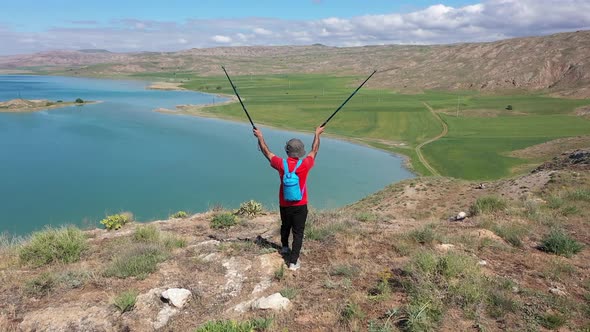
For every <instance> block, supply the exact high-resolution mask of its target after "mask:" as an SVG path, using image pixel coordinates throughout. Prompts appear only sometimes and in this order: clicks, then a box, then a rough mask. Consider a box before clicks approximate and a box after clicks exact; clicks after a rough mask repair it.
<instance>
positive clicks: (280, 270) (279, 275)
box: [274, 264, 285, 281]
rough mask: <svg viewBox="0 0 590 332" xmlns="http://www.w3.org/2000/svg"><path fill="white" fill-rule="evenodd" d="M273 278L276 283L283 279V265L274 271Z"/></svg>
mask: <svg viewBox="0 0 590 332" xmlns="http://www.w3.org/2000/svg"><path fill="white" fill-rule="evenodd" d="M274 276H275V279H276V280H278V281H281V280H283V278H285V266H284V265H283V264H281V266H279V268H278V269H276V270H275V273H274Z"/></svg>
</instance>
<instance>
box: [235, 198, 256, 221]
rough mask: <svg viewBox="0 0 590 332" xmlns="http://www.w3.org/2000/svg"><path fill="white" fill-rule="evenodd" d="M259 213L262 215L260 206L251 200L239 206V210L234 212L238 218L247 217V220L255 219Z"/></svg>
mask: <svg viewBox="0 0 590 332" xmlns="http://www.w3.org/2000/svg"><path fill="white" fill-rule="evenodd" d="M260 213H262V204H260V203H258V202H256V201H253V200H250V201H247V202H244V203H242V204H240V208H239V209H238V211H237V212H236V214H238V215H240V216H247V217H249V218H252V217H255V216H257V215H259V214H260Z"/></svg>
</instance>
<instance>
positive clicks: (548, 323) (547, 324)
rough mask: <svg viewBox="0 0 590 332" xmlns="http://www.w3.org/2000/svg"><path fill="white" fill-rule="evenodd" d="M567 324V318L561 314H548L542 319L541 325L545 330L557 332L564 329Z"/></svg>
mask: <svg viewBox="0 0 590 332" xmlns="http://www.w3.org/2000/svg"><path fill="white" fill-rule="evenodd" d="M565 322H566V318H565V316H563V315H560V314H547V315H544V316H543V317H541V319H540V323H541V325H543V327H544V328H547V329H550V330H556V329H558V328H560V327H562V326H563V325H564V324H565Z"/></svg>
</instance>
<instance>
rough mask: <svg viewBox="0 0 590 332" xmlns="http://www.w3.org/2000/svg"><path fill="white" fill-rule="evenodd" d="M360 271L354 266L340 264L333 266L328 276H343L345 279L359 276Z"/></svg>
mask: <svg viewBox="0 0 590 332" xmlns="http://www.w3.org/2000/svg"><path fill="white" fill-rule="evenodd" d="M359 272H360V269H359V268H358V267H356V266H352V265H348V264H342V265H336V266H333V267H332V269H331V271H330V275H331V276H344V277H347V278H352V277H355V276H357V275H358V274H359Z"/></svg>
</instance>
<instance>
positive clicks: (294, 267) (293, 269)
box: [289, 260, 301, 271]
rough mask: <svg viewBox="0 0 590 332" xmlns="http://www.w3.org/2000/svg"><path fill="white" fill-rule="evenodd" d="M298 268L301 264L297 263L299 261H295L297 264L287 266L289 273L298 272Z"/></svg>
mask: <svg viewBox="0 0 590 332" xmlns="http://www.w3.org/2000/svg"><path fill="white" fill-rule="evenodd" d="M299 268H301V264H300V263H299V260H297V263H290V264H289V270H291V271H297V270H299Z"/></svg>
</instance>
